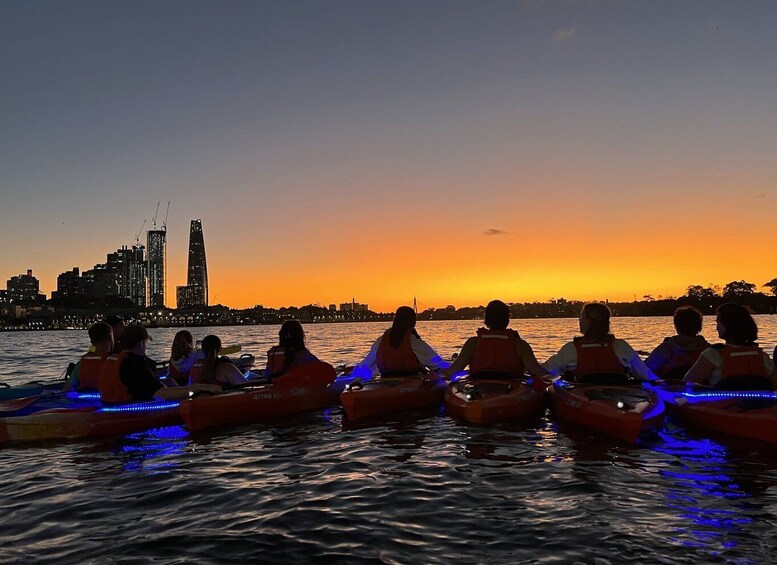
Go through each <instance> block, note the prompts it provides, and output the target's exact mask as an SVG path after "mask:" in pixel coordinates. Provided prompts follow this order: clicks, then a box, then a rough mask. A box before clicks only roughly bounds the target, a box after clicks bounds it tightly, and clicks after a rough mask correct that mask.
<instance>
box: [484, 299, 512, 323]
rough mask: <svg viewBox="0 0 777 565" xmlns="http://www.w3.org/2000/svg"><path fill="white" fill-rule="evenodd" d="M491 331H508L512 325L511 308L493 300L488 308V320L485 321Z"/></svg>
mask: <svg viewBox="0 0 777 565" xmlns="http://www.w3.org/2000/svg"><path fill="white" fill-rule="evenodd" d="M484 323H485V324H486V327H487V328H488V329H489V330H504V329H507V324H509V323H510V308H509V306H507V304H505V303H504V302H502V301H501V300H492V301H491V302H489V303H488V306H486V319H485V320H484Z"/></svg>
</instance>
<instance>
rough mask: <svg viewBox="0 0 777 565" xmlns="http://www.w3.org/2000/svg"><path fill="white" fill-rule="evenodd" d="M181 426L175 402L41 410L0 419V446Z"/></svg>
mask: <svg viewBox="0 0 777 565" xmlns="http://www.w3.org/2000/svg"><path fill="white" fill-rule="evenodd" d="M180 423H181V416H180V414H179V412H178V402H142V403H134V404H126V405H117V406H102V405H99V403H98V404H96V405H95V404H94V403H93V405H91V406H83V407H61V408H44V409H42V410H38V411H35V412H32V413H28V414H25V415H20V416H7V417H4V418H0V443H12V442H26V441H37V440H52V439H78V438H87V437H97V436H111V435H120V434H126V433H131V432H136V431H140V430H144V429H149V428H155V427H160V426H170V425H175V424H180Z"/></svg>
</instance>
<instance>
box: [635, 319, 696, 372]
mask: <svg viewBox="0 0 777 565" xmlns="http://www.w3.org/2000/svg"><path fill="white" fill-rule="evenodd" d="M702 320H703V316H702V313H701V312H699V311H698V310H697V309H696V308H694V307H693V306H680V307H679V308H678V309H677V310H675V311H674V317H673V321H674V327H675V330H676V331H677V335H674V336H672V337H667V338H665V339H664V341H663V343H661V345H659V346H658V347H656V348H655V349H654V350H653V352H652V353H651V354H650V355H649V356H648V358H647V359H645V365H647V367H648V369H650V370H651V371H653V372H654V373H655V374H656V376H658V377H659V378H661V379H682V378H683V377H684V376H685V373H687V372H688V369H690V368H691V366H692V365H693V364H694V363H696V360H697V359H698V358H699V356H700V355H701V352H702V351H704V350H705V349H707V348H708V347H709V346H710V344H709V343H707V340H706V339H704V336H701V335H699V333H700V332H701V326H702Z"/></svg>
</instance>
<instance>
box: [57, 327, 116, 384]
mask: <svg viewBox="0 0 777 565" xmlns="http://www.w3.org/2000/svg"><path fill="white" fill-rule="evenodd" d="M89 341H90V342H91V343H92V348H91V349H90V350H89V352H88V353H86V355H84V356H83V357H81V359H80V361H78V363H76V366H75V368H74V369H73V372H72V373H70V377H69V378H68V382H67V385H65V389H70V388H74V389H79V390H84V389H86V390H97V388H98V387H99V383H100V372H101V371H102V367H103V364H104V363H105V360H106V359H107V358H108V356H109V355H110V354H111V353H112V352H113V345H114V342H113V328H111V326H110V325H108V324H106V323H105V322H97V323H96V324H92V326H91V327H90V328H89Z"/></svg>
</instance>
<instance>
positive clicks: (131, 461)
mask: <svg viewBox="0 0 777 565" xmlns="http://www.w3.org/2000/svg"><path fill="white" fill-rule="evenodd" d="M188 438H189V430H187V429H186V428H185V427H183V426H165V427H162V428H154V429H151V430H147V431H144V432H139V433H134V434H129V435H127V436H125V437H123V438H122V439H121V440H120V441H119V442H118V443H117V445H116V446H115V448H114V453H116V454H118V455H119V456H121V457H122V459H123V461H124V465H123V468H124V470H125V471H128V472H137V471H160V470H163V469H172V468H174V467H176V466H177V460H176V457H175V456H177V455H181V454H183V453H184V452H185V450H186V447H187V445H188V441H187V440H188Z"/></svg>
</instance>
